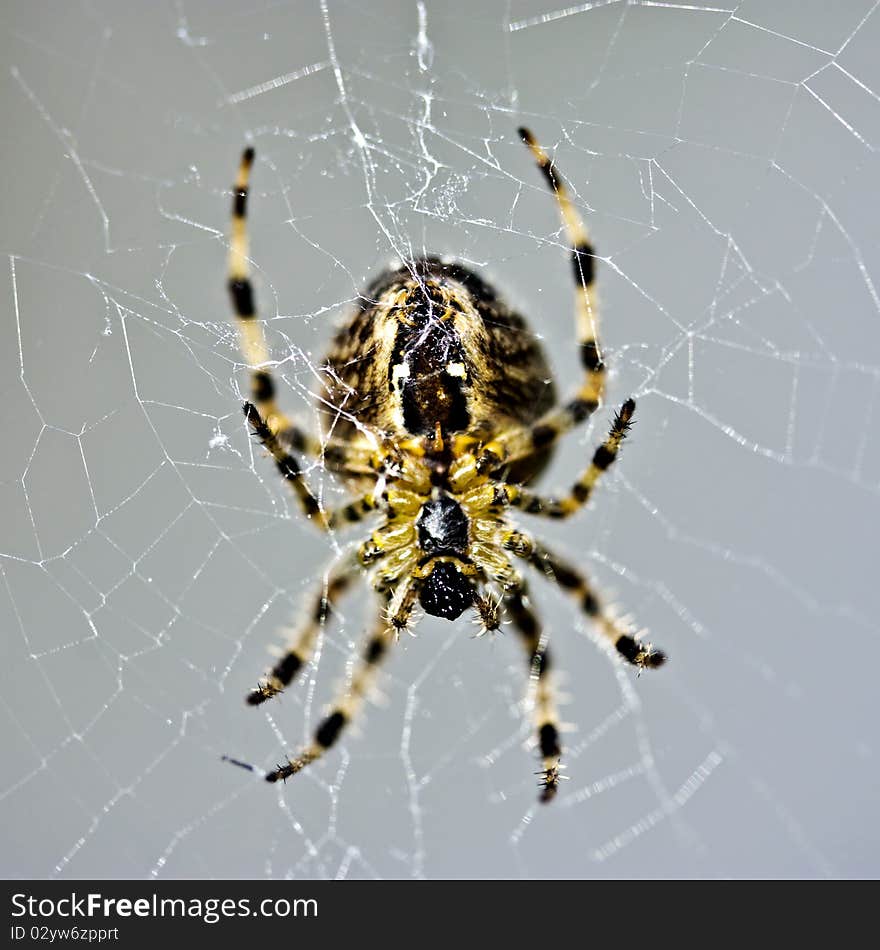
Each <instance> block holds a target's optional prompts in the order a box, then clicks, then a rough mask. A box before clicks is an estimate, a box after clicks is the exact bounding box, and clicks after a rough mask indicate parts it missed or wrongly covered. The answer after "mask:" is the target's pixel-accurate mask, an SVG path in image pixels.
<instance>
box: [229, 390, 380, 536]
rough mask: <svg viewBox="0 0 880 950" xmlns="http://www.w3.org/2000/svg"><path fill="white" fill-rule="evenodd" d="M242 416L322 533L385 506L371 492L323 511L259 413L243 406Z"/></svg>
mask: <svg viewBox="0 0 880 950" xmlns="http://www.w3.org/2000/svg"><path fill="white" fill-rule="evenodd" d="M244 414H245V417H246V418H247V421H248V423H249V424H250V427H251V429H252V430H253V433H254V435H255V436H256V437H257V438H258V439H259V440H260V442H261V443H262V444H263V446H264V447H265V448H266V449H267V450H268V451H269V454H270V455H271V456H272V458H274V459H275V465H276V466H277V468H278V471H279V472H280V473H281V476H282V478H284V480H285V481H286V482H287V484H288V485H290V487H291V488H292V489H293V492H294V494H295V495H296V497H297V499H298V501H299V503H300V507H301V508H302V510H303V514H305V516H306V518H308V519H309V521H310V522H311V523H312V524H315V525H317V526H318V527H319V528H322V529H323V530H325V531H330V530H332V529H334V528H338V527H340V526H341V525H343V524H354V523H355V522H357V521H362V520H363V519H364V518H365V517H366V516H367V515H368V514H370V513H371V512H373V511H376V510H377V509H379V508H382V507H384V506H385V500H384V498H382V497H381V496H380V497H378V498H377V497H376V494H375V493H374V492H368V493H367V494H365V495H362V496H361V497H360V498H357V499H355V501H353V502H349V503H348V504H346V505H343V506H341V507H340V508H336V509H331V510H329V511H327V510H325V509H324V508H322V507H321V503H320V502H319V501H318V499H317V498H316V497H315V495H314V493H313V492H312V490H311V488H310V487H309V483H308V481H307V480H306V477H305V474H304V473H303V470H302V467H301V466H300V464H299V460H298V459H297V458H296V456H295V455H292V454H291V453H290V452H289V451H288V450H287V449H286V448H285V446H284V445H283V444H282V443H281V440H280V438H279V436H277V435H276V434H275V433H274V432H272V430H271V428H270V427H269V424H268V423H267V422H266V421H265V420H264V419H263V417H262V416H261V415H260V411H259V409H257V407H256V406H255V405H254V404H253V403H250V402H246V403H245V404H244Z"/></svg>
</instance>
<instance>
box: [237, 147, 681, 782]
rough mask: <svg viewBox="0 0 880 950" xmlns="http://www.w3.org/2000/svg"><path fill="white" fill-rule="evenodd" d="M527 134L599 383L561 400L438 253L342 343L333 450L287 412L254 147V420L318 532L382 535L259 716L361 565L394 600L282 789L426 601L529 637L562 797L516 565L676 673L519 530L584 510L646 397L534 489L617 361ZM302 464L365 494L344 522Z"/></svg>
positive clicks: (250, 305) (533, 342)
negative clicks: (610, 359) (605, 348)
mask: <svg viewBox="0 0 880 950" xmlns="http://www.w3.org/2000/svg"><path fill="white" fill-rule="evenodd" d="M520 135H521V137H522V139H523V141H524V142H525V143H526V145H528V147H529V149H530V150H531V152H532V155H533V157H534V158H535V160H536V162H537V164H538V167H539V169H540V170H541V172H542V174H543V175H544V177H545V179H546V181H547V183H548V184H549V186H550V187H551V189H552V191H553V192H554V194H555V196H556V199H557V202H558V205H559V209H560V212H561V216H562V220H563V224H564V227H565V230H566V233H567V235H568V239H569V241H570V248H571V249H570V255H571V265H572V268H573V272H574V278H575V320H576V332H577V339H578V353H579V358H580V364H581V370H582V377H581V380H580V383H579V385H578V386H577V387H576V389H575V391H574V393H573V395H572V396H571V397H570V398H569V399H568V400H567V401H564V402H563V403H561V404H559V403H557V398H556V389H555V385H554V383H553V379H552V376H551V373H550V369H549V366H548V364H547V360H546V358H545V355H544V352H543V350H542V348H541V345H540V343H539V342H538V339H537V338H536V336H535V335H534V333H533V332H532V331H531V330H530V329H529V327H528V325H527V323H526V321H525V319H524V318H523V317H522V316H520V315H519V314H518V313H516V312H515V311H513V310H511V309H510V308H509V307H508V306H507V305H506V304H505V303H504V302H503V300H502V299H501V297H500V296H499V295H498V294H497V293H496V291H495V290H494V289H493V288H492V287H491V286H490V285H489V284H488V283H487V282H486V281H485V280H484V279H483V278H482V277H480V276H479V275H478V274H476V273H475V272H473V271H472V270H470V269H469V268H467V267H465V266H464V265H462V264H459V263H455V262H450V261H445V260H442V259H440V258H437V257H421V258H417V259H415V260H412V261H407V262H404V263H402V264H401V265H400V266H399V267H397V268H396V269H392V270H389V271H386V272H385V273H383V274H381V275H380V276H379V277H378V278H377V279H376V280H375V281H374V282H373V283H372V284H371V285H370V286H369V287H368V288H367V290H366V291H365V292H364V294H363V295H362V297H361V303H360V305H359V307H358V308H357V310H356V311H355V312H354V313H353V314H352V315H351V316H350V317H349V319H348V320H347V321H346V322H345V324H344V325H343V326H342V327H341V328H340V329H339V330H338V331H337V332H336V334H335V337H334V340H333V343H332V345H331V348H330V351H329V353H328V355H327V358H326V361H325V367H326V378H327V380H328V384H327V390H326V391H325V392H324V393H322V394H321V404H320V405H321V407H323V408H324V410H325V412H326V415H327V417H328V434H327V436H326V437H325V438H322V439H315V438H313V437H312V436H310V435H309V434H308V433H306V432H305V431H303V430H302V429H301V428H300V427H299V426H297V425H296V424H295V423H294V422H293V421H291V420H290V419H289V418H288V417H287V416H286V415H285V414H284V413H283V412H282V411H281V410H280V409H279V408H278V406H277V404H276V400H275V395H276V394H275V384H274V380H273V377H272V375H271V373H270V372H269V370H268V368H267V367H268V365H269V354H268V351H267V349H266V344H265V340H264V337H263V334H262V330H261V328H260V324H259V322H258V320H257V315H256V306H255V303H254V292H253V288H252V286H251V282H250V277H249V267H248V251H247V235H246V229H245V214H246V205H247V194H248V180H249V175H250V169H251V165H252V163H253V160H254V153H253V150H251V149H248V150H247V151H245V153H244V155H243V157H242V163H241V167H240V170H239V177H238V181H237V182H236V186H235V191H234V201H233V231H232V243H231V248H230V263H229V291H230V295H231V298H232V304H233V308H234V310H235V314H236V317H237V320H238V325H239V331H240V336H241V347H242V350H243V351H244V353H245V357H246V359H247V361H248V362H249V363H250V364H251V366H252V367H253V371H252V384H251V400H250V401H248V402H247V403H245V407H244V409H245V416H246V418H247V421H248V423H249V425H250V428H251V430H252V431H253V433H254V434H255V435H256V436H257V438H258V439H259V441H260V442H261V443H262V444H263V445H264V446H265V448H266V449H267V450H268V452H269V453H270V454H271V456H272V457H273V459H274V461H275V464H276V466H277V468H278V470H279V472H280V474H281V475H282V477H283V478H284V480H285V481H286V482H287V483H288V485H289V486H290V488H291V489H292V490H293V492H294V493H295V495H296V497H297V499H298V500H299V502H300V505H301V506H302V509H303V511H304V513H305V515H306V516H307V517H308V518H309V519H310V520H311V521H312V523H313V524H315V525H317V526H319V527H321V528H323V529H325V530H331V529H342V528H344V527H346V526H347V525H350V524H354V523H356V522H361V521H364V520H365V519H370V520H372V521H373V522H374V523H373V525H372V527H371V530H370V531H369V534H368V537H367V538H366V540H364V541H362V542H361V543H360V544H359V545H358V547H357V549H356V551H351V553H349V554H348V555H346V556H345V557H344V558H343V559H342V561H341V562H340V563H338V564H337V565H336V566H335V567H334V568H333V569H332V570H331V572H330V575H329V576H328V578H327V581H326V583H325V584H324V585H323V586H322V589H321V592H320V594H319V595H317V596H316V598H315V601H314V604H313V606H312V608H311V610H310V612H309V614H308V619H307V621H306V622H305V623H304V625H303V627H302V629H301V630H300V632H299V634H298V635H297V637H296V638H295V639H294V641H293V642H292V643H291V645H290V646H289V648H288V649H287V650H286V651H285V652H284V654H283V655H282V656H281V657H280V658H279V660H278V662H277V663H276V664H275V665H274V666H273V668H272V669H271V670H270V672H269V673H268V675H267V676H266V678H265V679H264V680H263V681H261V682H260V684H259V685H258V686H257V688H256V689H255V690H253V691H252V692H251V693H250V694H249V696H248V702H249V703H250V704H251V705H260V704H261V703H263V702H265V701H266V700H268V699H271V698H272V697H273V696H275V695H277V694H278V693H279V692H281V691H282V690H283V689H285V688H286V687H287V686H288V685H289V684H290V683H291V682H292V681H293V679H294V677H295V676H296V674H297V672H298V671H299V670H300V669H301V668H302V666H303V665H304V664H305V663H306V662H307V660H308V657H309V655H310V654H311V652H312V650H313V648H314V645H315V643H316V641H317V635H318V631H319V630H320V628H321V625H322V624H323V623H324V622H326V621H327V619H328V618H329V616H330V614H331V612H332V610H333V607H334V605H335V603H336V601H337V600H338V599H339V598H340V597H341V596H342V595H343V593H344V592H345V590H346V589H347V588H348V587H349V585H350V583H351V580H352V579H353V577H354V576H355V574H356V572H357V570H358V569H362V570H364V571H366V573H367V575H368V577H369V580H370V583H371V586H372V587H373V588H374V590H375V591H376V592H377V593H378V595H379V598H380V609H379V612H378V619H377V623H376V626H375V628H374V629H373V630H372V631H371V632H370V634H369V635H368V637H367V639H366V642H365V645H364V648H363V653H362V656H361V662H360V664H359V665H358V666H357V667H356V668H355V671H354V673H353V674H352V678H351V681H350V683H349V685H348V688H347V691H346V693H345V694H344V695H343V696H341V697H340V698H339V699H338V701H337V702H336V703H335V704H334V708H333V709H332V711H331V712H330V713H329V714H328V716H327V717H326V718H325V719H324V720H323V722H322V723H321V724H320V725H319V727H318V729H317V731H316V733H315V737H314V740H313V741H312V743H311V744H310V745H308V746H307V747H305V748H304V749H303V750H301V751H300V753H299V754H298V755H296V756H294V757H292V758H290V759H289V760H288V761H287V763H286V764H284V765H281V766H279V767H278V768H277V769H275V770H274V771H272V772H270V773H269V774H268V775H267V776H266V777H267V779H269V780H270V781H273V782H274V781H277V780H278V779H286V778H287V777H289V776H291V775H293V774H295V773H296V772H298V771H300V770H301V769H302V768H304V767H305V766H307V765H308V764H309V763H311V762H313V761H314V760H315V759H318V758H320V757H321V756H322V755H323V754H324V752H325V751H326V750H327V749H328V748H330V746H332V745H333V744H334V743H335V742H336V740H337V738H338V737H339V735H340V734H341V732H342V730H343V728H344V727H345V725H346V723H347V722H348V721H349V720H350V719H351V718H352V716H353V715H354V712H355V710H356V708H357V706H358V705H359V704H360V702H361V701H362V699H363V697H364V695H365V694H366V691H367V689H368V687H369V683H370V681H371V678H372V676H373V675H374V673H375V669H376V667H377V665H378V663H379V662H380V661H381V659H382V658H383V657H384V656H385V654H386V653H387V650H388V647H389V646H390V645H391V643H392V642H393V640H394V638H396V636H398V635H399V634H400V633H401V632H402V631H404V630H407V629H409V628H410V627H411V625H412V623H413V616H414V609H415V607H416V605H417V604H421V606H422V608H423V609H424V610H425V612H426V613H428V614H432V615H434V616H436V617H442V618H444V619H447V620H455V619H457V618H458V617H459V616H460V615H461V614H462V613H463V612H464V611H465V610H467V609H473V610H474V611H475V612H476V614H477V617H478V620H479V622H480V625H481V628H482V630H483V631H494V630H497V629H498V628H499V627H500V624H501V622H502V618H503V617H504V616H505V615H506V616H507V617H508V618H509V619H510V621H511V622H512V623H513V625H514V627H515V628H516V629H517V630H518V631H519V633H520V635H521V638H522V641H523V644H524V646H525V648H526V650H527V654H528V657H529V668H530V670H531V672H532V675H533V676H534V677H535V679H536V684H537V685H536V691H535V707H534V708H535V717H536V725H537V729H536V734H537V744H538V747H539V749H540V755H541V760H542V763H543V766H542V772H541V775H542V782H541V784H542V788H543V792H542V800H544V801H549V800H550V799H551V798H552V797H553V796H554V794H555V793H556V790H557V788H558V784H559V780H560V757H561V754H562V752H561V745H560V736H559V729H558V722H557V714H556V709H555V703H554V694H553V690H552V688H551V683H550V679H549V676H548V671H549V669H550V655H549V651H548V650H547V646H546V642H545V639H544V637H543V635H542V632H541V626H540V622H539V620H538V618H537V615H536V614H535V613H534V612H533V611H532V609H531V607H530V606H529V601H528V594H527V587H526V582H525V579H524V578H523V576H522V574H521V573H520V571H519V570H518V569H517V567H516V566H515V564H516V563H517V562H521V563H525V564H527V565H530V566H531V567H533V568H536V569H537V570H538V572H539V573H540V574H541V575H543V576H544V577H546V578H548V579H550V580H552V581H553V582H555V583H556V584H557V585H558V586H559V587H561V588H562V589H563V590H565V591H566V592H568V593H569V594H571V595H572V596H574V597H575V598H576V599H577V602H578V604H579V606H580V608H581V610H582V611H583V612H584V613H585V614H586V615H587V616H588V617H589V618H590V619H591V620H592V621H593V623H594V624H595V625H596V626H597V628H598V629H599V630H600V632H601V633H602V634H603V635H604V636H605V637H606V638H607V639H608V640H609V641H610V642H611V643H612V644H613V645H614V646H615V647H616V650H617V653H618V654H619V655H620V656H621V657H622V658H623V659H625V660H627V661H628V662H630V663H632V664H633V665H635V666H637V667H639V668H640V669H644V668H651V667H657V666H660V665H661V663H662V662H663V661H664V654H662V653H660V652H655V651H653V650H652V649H651V647H650V645H642V644H641V643H640V642H639V640H638V639H637V638H636V637H635V636H634V635H633V634H634V633H635V631H633V630H631V629H630V628H629V626H628V624H626V623H625V622H624V621H622V620H620V619H618V618H617V617H616V616H615V615H614V614H613V613H612V612H610V611H609V610H608V609H607V608H606V607H605V606H603V604H602V602H601V600H600V598H599V596H598V595H597V593H596V592H595V591H594V589H593V587H592V585H591V584H590V582H589V580H588V579H587V578H586V577H585V576H584V574H583V573H582V571H581V570H580V569H579V568H578V567H576V566H574V565H572V564H569V563H566V562H565V561H564V560H562V559H561V558H558V557H556V556H555V555H554V554H552V553H551V552H549V551H548V550H547V549H546V548H545V547H544V546H543V545H541V544H540V543H539V542H538V541H536V540H535V539H534V538H532V537H531V536H530V535H529V534H527V533H525V532H524V531H522V530H520V529H519V528H518V527H517V526H516V524H515V523H514V521H513V519H512V517H511V516H512V515H513V514H514V513H515V512H516V511H517V510H518V511H520V512H524V513H527V514H530V515H539V516H543V517H551V518H565V517H568V516H569V515H572V514H574V513H575V512H576V511H578V510H580V509H581V508H582V507H583V506H584V505H585V504H586V503H587V502H588V501H589V499H590V497H591V495H592V492H593V489H594V487H595V485H596V484H597V483H598V481H599V479H600V477H601V476H602V474H603V473H604V472H605V471H607V470H608V469H609V468H610V467H611V465H612V464H613V463H614V461H615V460H616V458H617V456H618V452H619V449H620V445H621V443H622V442H623V440H624V438H625V436H626V433H627V431H628V429H629V427H630V422H631V419H632V415H633V412H634V410H635V402H634V401H633V400H632V399H628V400H626V401H625V402H624V403H623V404H622V406H621V407H620V409H619V411H618V412H617V414H616V415H615V417H614V419H613V422H612V424H611V427H610V430H609V432H608V435H607V437H606V438H605V440H604V442H603V443H602V444H601V445H600V446H599V447H598V448H597V449H596V450H595V451H594V453H593V455H592V460H591V461H590V463H589V465H588V466H587V467H586V468H585V469H584V470H583V472H582V473H581V474H580V476H579V477H578V479H577V481H576V482H575V483H574V485H573V486H572V488H571V489H570V491H569V492H568V493H567V494H565V495H563V496H561V497H558V498H553V497H549V498H548V497H542V496H540V495H537V494H534V493H533V492H532V491H530V490H529V488H528V487H527V486H528V484H529V483H530V482H531V481H533V480H534V478H535V477H536V476H537V474H538V473H539V472H540V471H541V470H542V469H543V468H544V466H545V465H546V463H547V461H548V459H549V457H550V454H551V452H552V451H553V447H554V445H555V443H556V441H557V440H558V439H559V437H560V436H562V435H563V434H564V433H566V432H567V431H569V430H570V429H571V428H572V427H573V426H575V425H577V424H578V423H581V422H583V421H584V420H585V419H587V418H588V417H589V416H590V415H591V414H592V413H593V412H594V411H595V410H596V408H597V407H598V406H599V404H600V401H601V399H602V395H603V392H604V385H605V364H604V361H603V359H602V356H601V353H600V349H599V344H598V340H597V335H596V327H597V315H598V311H597V307H596V301H595V297H594V289H593V284H594V276H595V273H594V258H595V254H594V251H593V247H592V245H591V243H590V241H589V238H588V235H587V232H586V229H585V228H584V226H583V223H582V222H581V219H580V216H579V215H578V213H577V211H576V210H575V208H574V205H573V203H572V201H571V199H570V197H569V195H568V192H567V190H566V188H565V186H564V184H563V182H562V179H561V178H560V177H559V175H558V173H557V172H556V170H555V168H554V166H553V165H552V163H551V161H550V158H549V156H548V155H547V154H546V152H544V150H543V149H542V148H541V146H540V145H539V144H538V143H537V142H536V141H535V139H534V138H533V136H532V135H531V134H530V133H529V132H528V131H526V130H520ZM300 453H305V454H307V455H311V456H312V457H314V458H316V459H320V460H321V461H322V462H323V463H324V464H325V465H326V467H327V468H328V469H329V470H330V471H332V472H334V473H335V474H337V475H338V476H339V477H340V478H341V479H342V480H344V481H345V482H346V484H347V486H348V487H349V489H350V490H351V491H352V492H354V493H355V499H354V500H353V501H351V502H350V503H348V504H346V505H344V506H342V507H341V508H339V509H336V510H327V509H326V508H325V507H324V506H323V505H322V504H321V503H320V502H319V501H318V499H317V497H316V496H315V494H314V493H313V492H312V490H311V488H310V486H309V482H308V479H307V478H306V475H305V473H304V472H303V469H302V467H301V465H300V462H299V455H300Z"/></svg>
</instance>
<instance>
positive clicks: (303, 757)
mask: <svg viewBox="0 0 880 950" xmlns="http://www.w3.org/2000/svg"><path fill="white" fill-rule="evenodd" d="M394 639H395V634H394V631H393V630H389V629H388V625H387V624H386V623H385V622H384V617H380V620H379V622H378V623H377V624H376V626H375V627H374V629H373V632H372V633H371V634H370V636H369V637H368V638H367V641H366V645H365V646H364V648H363V651H362V653H361V659H360V662H359V663H358V664H357V666H356V667H355V670H354V672H353V674H352V677H351V681H350V682H349V684H348V687H347V689H346V691H345V692H344V693H343V694H342V695H340V696H339V697H338V698H337V699H336V700H335V702H334V703H333V704H332V706H331V709H330V712H329V713H328V714H327V715H326V716H325V717H324V719H322V720H321V722H320V723H319V725H318V728H317V729H316V730H315V734H314V737H313V739H312V741H311V742H310V743H309V745H307V746H306V747H305V748H304V749H303V750H302V751H301V752H300V753H299V754H298V755H296V756H295V757H294V758H292V759H288V761H287V762H286V763H285V764H284V765H279V766H278V768H276V769H275V770H274V771H273V772H269V773H268V774H267V775H266V781H267V782H277V781H279V779H281V780H287V779H288V778H290V776H291V775H296V773H297V772H301V771H302V770H303V769H304V768H305V767H306V766H307V765H310V764H311V763H312V762H314V761H316V760H317V759H320V758H321V756H323V755H324V753H325V752H327V750H328V749H330V748H332V746H334V745H335V744H336V742H337V740H338V739H339V737H340V735H341V734H342V731H343V730H344V729H345V727H346V726H347V725H348V724H349V723H350V722H351V720H352V719H353V718H354V716H355V715H356V714H357V712H358V710H359V708H360V706H361V705H362V703H363V701H364V698H365V696H366V694H367V692H368V690H369V688H370V686H371V684H372V683H373V681H374V679H375V676H376V671H377V669H378V666H379V664H380V662H381V661H382V659H383V658H384V657H385V655H386V653H387V652H388V648H389V647H390V646H391V644H392V643H393V642H394Z"/></svg>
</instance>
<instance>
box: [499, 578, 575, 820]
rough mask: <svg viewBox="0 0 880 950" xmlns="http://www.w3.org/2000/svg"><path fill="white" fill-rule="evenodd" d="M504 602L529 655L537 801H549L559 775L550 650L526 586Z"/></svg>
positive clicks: (556, 788) (559, 752)
mask: <svg viewBox="0 0 880 950" xmlns="http://www.w3.org/2000/svg"><path fill="white" fill-rule="evenodd" d="M504 606H505V607H506V608H507V612H508V615H509V616H510V619H511V620H512V621H513V625H514V627H516V629H517V631H518V632H519V634H520V636H521V638H522V644H523V646H524V647H525V649H526V653H527V654H528V659H529V672H530V676H531V678H532V679H533V680H534V683H535V702H534V707H533V711H532V715H533V717H534V721H535V733H536V736H537V743H538V750H539V752H540V756H541V771H540V772H539V773H538V774H539V775H540V776H541V781H540V786H541V799H540V800H541V801H542V802H549V801H552V800H553V798H554V797H555V796H556V792H557V790H558V788H559V782H560V779H561V778H562V776H561V775H560V770H561V768H562V766H561V765H560V759H561V757H562V744H561V741H560V736H559V733H560V725H559V715H558V713H557V711H556V701H555V693H554V690H553V684H552V682H551V680H550V676H549V671H550V651H549V649H548V648H547V645H546V638H545V637H543V636H542V632H541V623H540V621H539V620H538V617H537V614H535V612H534V611H533V610H532V608H531V607H530V606H529V602H528V596H527V591H526V587H525V585H524V584H523V585H522V587H519V588H517V589H515V590H512V591H510V592H509V593H508V594H507V596H506V597H505V598H504Z"/></svg>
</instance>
